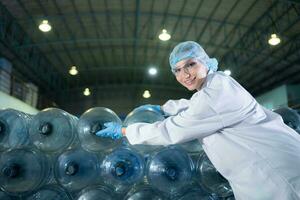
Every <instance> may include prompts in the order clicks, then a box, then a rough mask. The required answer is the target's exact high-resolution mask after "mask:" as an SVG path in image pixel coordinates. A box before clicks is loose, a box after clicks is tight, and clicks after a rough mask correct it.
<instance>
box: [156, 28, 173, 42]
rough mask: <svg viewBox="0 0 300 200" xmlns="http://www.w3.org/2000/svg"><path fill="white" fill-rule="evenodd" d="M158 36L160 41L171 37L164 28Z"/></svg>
mask: <svg viewBox="0 0 300 200" xmlns="http://www.w3.org/2000/svg"><path fill="white" fill-rule="evenodd" d="M158 38H159V39H160V40H162V41H167V40H169V39H170V38H171V35H170V34H169V33H168V32H167V30H166V29H163V30H162V32H161V34H159V36H158Z"/></svg>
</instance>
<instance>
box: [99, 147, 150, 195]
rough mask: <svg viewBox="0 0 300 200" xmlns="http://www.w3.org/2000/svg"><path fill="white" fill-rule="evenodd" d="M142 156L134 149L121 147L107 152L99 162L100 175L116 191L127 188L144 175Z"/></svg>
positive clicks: (122, 190)
mask: <svg viewBox="0 0 300 200" xmlns="http://www.w3.org/2000/svg"><path fill="white" fill-rule="evenodd" d="M144 167H145V162H144V158H143V157H142V156H141V155H140V154H138V153H137V152H136V151H134V150H132V149H130V148H127V147H121V148H118V149H115V150H114V151H113V152H111V153H110V154H108V155H107V156H106V157H105V158H104V160H103V161H102V164H101V175H102V178H103V179H104V181H105V183H106V184H108V185H111V186H113V187H114V189H115V191H116V192H117V193H122V192H124V191H126V190H128V189H129V187H130V186H131V185H133V184H134V183H138V182H140V181H142V178H143V176H144Z"/></svg>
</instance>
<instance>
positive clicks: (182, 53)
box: [169, 41, 218, 72]
mask: <svg viewBox="0 0 300 200" xmlns="http://www.w3.org/2000/svg"><path fill="white" fill-rule="evenodd" d="M189 58H196V59H198V60H199V61H200V62H201V63H203V64H204V65H205V66H206V67H207V68H208V70H212V71H214V72H215V71H217V69H218V61H217V59H215V58H210V57H208V55H207V54H206V52H205V51H204V49H203V48H202V47H201V46H200V45H199V44H198V43H197V42H194V41H186V42H181V43H179V44H177V45H176V46H175V47H174V49H173V51H172V52H171V54H170V57H169V62H170V65H171V69H175V68H176V63H178V62H179V61H181V60H185V59H189Z"/></svg>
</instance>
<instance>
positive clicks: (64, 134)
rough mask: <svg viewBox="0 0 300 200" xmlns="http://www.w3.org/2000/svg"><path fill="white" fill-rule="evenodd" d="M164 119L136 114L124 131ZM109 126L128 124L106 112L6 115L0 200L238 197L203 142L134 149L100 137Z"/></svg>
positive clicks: (0, 141) (0, 123)
mask: <svg viewBox="0 0 300 200" xmlns="http://www.w3.org/2000/svg"><path fill="white" fill-rule="evenodd" d="M163 119H164V117H163V116H162V115H161V114H160V113H157V112H155V111H154V110H151V109H135V110H133V111H132V112H131V113H129V114H128V116H127V117H126V119H125V120H124V122H123V125H124V126H128V125H130V124H132V123H136V122H148V123H153V122H155V121H159V120H163ZM106 122H117V123H120V124H121V123H122V121H121V120H120V118H119V117H118V116H117V115H116V114H115V113H114V112H113V111H112V110H110V109H108V108H103V107H95V108H91V109H89V110H87V111H86V112H85V113H83V114H82V115H81V116H80V118H79V119H78V118H77V117H75V116H73V115H71V114H69V113H67V112H65V111H63V110H60V109H57V108H48V109H45V110H42V111H41V112H39V113H38V114H36V115H34V116H31V115H28V114H26V113H23V112H20V111H17V110H13V109H2V110H0V188H1V191H0V199H1V200H6V199H26V200H38V199H39V200H54V199H55V200H63V199H66V200H70V199H76V200H101V199H105V200H109V199H113V200H115V199H128V200H140V199H146V200H151V199H155V200H159V199H181V200H184V199H186V200H187V199H188V200H192V199H234V197H233V193H232V190H231V188H230V186H229V183H228V182H227V180H226V179H224V178H223V177H222V176H221V175H220V174H219V173H218V172H217V171H216V169H215V168H214V167H213V165H212V164H211V162H210V161H209V159H208V158H207V156H206V155H205V153H204V152H203V150H202V148H201V145H200V144H199V142H198V141H196V140H195V141H192V142H188V143H185V144H179V145H172V146H167V147H163V146H146V145H130V144H129V143H128V141H127V140H126V138H122V139H120V140H112V139H109V138H102V137H98V136H96V134H95V133H96V132H97V131H99V130H101V129H102V128H103V124H104V123H106Z"/></svg>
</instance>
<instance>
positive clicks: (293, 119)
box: [274, 107, 300, 134]
mask: <svg viewBox="0 0 300 200" xmlns="http://www.w3.org/2000/svg"><path fill="white" fill-rule="evenodd" d="M274 112H276V113H278V114H279V115H281V117H282V119H283V121H284V123H285V124H286V125H288V126H289V127H291V128H292V129H294V130H295V131H297V132H298V133H299V134H300V115H299V114H298V113H297V111H296V110H293V109H291V108H288V107H282V108H278V109H276V110H274Z"/></svg>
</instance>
